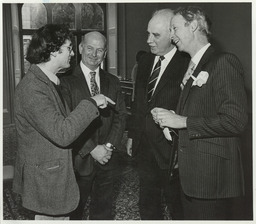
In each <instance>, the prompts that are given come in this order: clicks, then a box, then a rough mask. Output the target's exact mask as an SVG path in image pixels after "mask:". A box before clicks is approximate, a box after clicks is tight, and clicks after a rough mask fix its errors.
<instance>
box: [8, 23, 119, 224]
mask: <svg viewBox="0 0 256 224" xmlns="http://www.w3.org/2000/svg"><path fill="white" fill-rule="evenodd" d="M71 37H72V36H71V33H70V32H69V30H68V29H66V28H65V27H64V26H61V25H54V24H48V25H45V26H44V27H42V28H40V29H39V30H38V31H36V32H35V34H34V35H33V37H32V40H31V43H30V45H29V48H28V54H27V58H26V59H27V60H28V61H29V62H30V63H31V64H32V65H31V67H30V68H29V70H28V72H27V74H26V75H25V76H24V78H23V79H22V80H21V82H20V83H19V85H18V86H17V89H16V93H15V102H14V106H15V124H16V129H17V133H18V152H17V157H16V165H15V174H14V182H13V189H14V192H16V193H18V194H20V195H21V198H22V205H23V206H24V207H25V208H27V209H29V210H31V211H34V212H35V219H37V220H38V219H44V220H53V219H60V220H63V219H69V216H68V213H70V212H71V211H73V210H74V209H75V208H76V207H77V205H78V202H79V189H78V186H77V183H76V179H75V174H74V170H73V164H72V150H71V148H70V144H71V143H72V142H73V141H74V140H75V139H76V138H77V137H78V136H79V135H80V134H81V133H82V132H83V131H84V130H85V129H86V128H87V127H88V126H89V125H90V123H91V122H92V121H93V120H94V119H95V118H97V117H98V116H99V111H98V107H100V108H105V107H106V106H107V104H108V102H111V103H113V104H114V102H113V101H112V100H110V99H109V98H107V97H105V96H104V95H102V94H99V95H96V96H94V97H88V98H85V99H83V100H81V102H80V103H79V104H78V105H77V107H76V108H75V109H74V110H73V111H72V112H71V113H70V110H69V108H68V106H67V103H66V102H65V100H64V99H63V97H62V96H61V94H60V90H59V86H58V84H59V79H58V77H57V76H56V74H57V72H58V71H59V70H60V69H63V68H68V67H69V66H70V59H71V57H72V56H74V52H73V50H72V43H71ZM111 154H112V152H111V150H109V151H108V154H104V155H102V157H101V158H99V161H100V162H102V163H104V162H107V161H108V160H109V159H110V157H111Z"/></svg>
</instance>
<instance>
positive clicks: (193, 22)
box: [190, 20, 198, 32]
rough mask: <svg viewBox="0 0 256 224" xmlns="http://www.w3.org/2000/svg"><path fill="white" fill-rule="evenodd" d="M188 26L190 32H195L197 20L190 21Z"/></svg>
mask: <svg viewBox="0 0 256 224" xmlns="http://www.w3.org/2000/svg"><path fill="white" fill-rule="evenodd" d="M190 27H191V30H192V32H195V31H196V30H197V29H198V22H197V20H193V21H192V22H190Z"/></svg>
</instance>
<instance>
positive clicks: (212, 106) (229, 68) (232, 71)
mask: <svg viewBox="0 0 256 224" xmlns="http://www.w3.org/2000/svg"><path fill="white" fill-rule="evenodd" d="M202 71H204V72H207V73H208V74H209V78H208V79H207V81H206V83H205V84H204V85H202V86H201V87H199V86H197V85H193V86H192V83H193V79H192V78H190V80H188V82H187V85H186V86H185V88H184V90H183V91H182V94H181V97H180V101H179V105H178V107H177V113H178V114H180V115H183V116H186V117H188V118H187V129H181V130H180V131H179V144H178V164H179V173H180V180H181V185H182V189H183V191H184V193H185V194H186V195H188V196H191V197H197V198H205V199H215V198H227V197H235V196H239V195H242V194H243V193H244V182H243V169H242V163H241V152H240V150H241V144H240V138H239V135H240V134H241V133H242V132H243V130H244V128H245V126H246V124H247V98H246V94H245V88H244V80H243V69H242V66H241V63H240V62H239V60H238V58H237V57H235V56H234V55H233V54H229V53H217V52H215V50H214V48H213V47H212V46H210V47H209V48H208V49H207V51H206V52H205V53H204V55H203V57H202V58H201V60H200V62H199V64H198V66H197V67H196V69H195V71H194V73H193V76H195V77H197V76H198V75H199V73H200V72H202ZM201 74H202V73H201Z"/></svg>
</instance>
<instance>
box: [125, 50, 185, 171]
mask: <svg viewBox="0 0 256 224" xmlns="http://www.w3.org/2000/svg"><path fill="white" fill-rule="evenodd" d="M154 58H155V55H153V54H151V53H148V54H146V55H143V57H142V58H141V60H140V62H139V65H138V71H137V79H136V87H135V99H134V103H133V107H132V116H131V124H130V125H129V137H130V138H132V139H133V146H132V148H133V153H134V154H135V155H136V153H137V152H138V150H140V149H139V145H141V138H142V136H143V135H144V136H145V138H147V143H146V144H145V145H143V146H140V147H144V148H147V150H149V151H151V152H152V153H153V155H154V157H155V159H156V161H157V163H158V165H159V167H160V168H162V169H168V167H169V162H170V153H171V151H172V146H171V142H169V141H167V140H166V138H165V137H164V135H163V131H162V129H161V128H160V127H159V125H157V124H155V122H154V120H153V118H152V115H151V112H150V111H151V110H152V109H153V108H154V107H161V108H165V109H168V110H175V109H176V106H177V103H178V99H179V95H180V91H181V90H180V83H181V80H182V78H183V74H184V73H185V71H186V68H187V66H188V62H189V57H188V56H187V55H185V54H183V53H180V52H178V51H176V53H175V55H174V56H173V58H172V60H171V61H170V63H169V64H168V66H167V67H166V69H165V71H164V73H163V75H162V77H161V79H160V81H159V83H158V85H157V87H156V90H155V92H154V94H153V96H152V100H151V101H150V103H148V102H147V92H148V89H147V88H148V79H149V77H150V74H151V70H152V67H153V64H154ZM145 138H144V139H145ZM143 144H144V143H143Z"/></svg>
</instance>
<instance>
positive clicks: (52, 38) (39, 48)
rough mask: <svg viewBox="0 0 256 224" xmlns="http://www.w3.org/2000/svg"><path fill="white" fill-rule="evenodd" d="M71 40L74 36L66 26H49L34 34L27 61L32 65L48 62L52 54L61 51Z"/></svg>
mask: <svg viewBox="0 0 256 224" xmlns="http://www.w3.org/2000/svg"><path fill="white" fill-rule="evenodd" d="M71 39H72V34H71V32H70V31H69V29H68V28H67V27H66V26H64V25H57V24H47V25H45V26H43V27H41V28H39V29H38V30H37V31H36V32H35V33H34V34H33V36H32V40H31V41H30V44H29V47H28V50H27V56H26V60H27V61H29V62H30V63H31V64H39V63H42V62H47V61H49V60H50V54H51V53H52V52H56V51H59V49H60V47H61V46H62V45H63V44H64V43H65V41H66V40H71Z"/></svg>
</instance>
